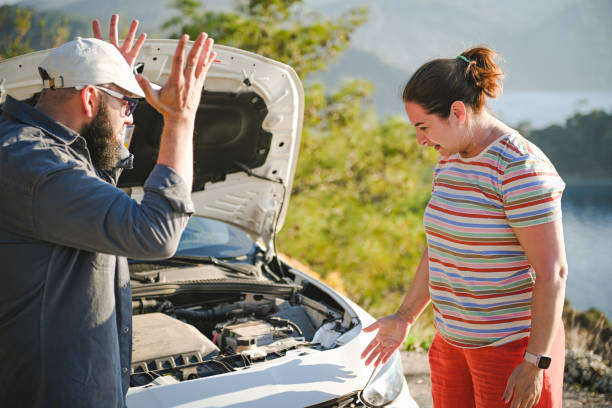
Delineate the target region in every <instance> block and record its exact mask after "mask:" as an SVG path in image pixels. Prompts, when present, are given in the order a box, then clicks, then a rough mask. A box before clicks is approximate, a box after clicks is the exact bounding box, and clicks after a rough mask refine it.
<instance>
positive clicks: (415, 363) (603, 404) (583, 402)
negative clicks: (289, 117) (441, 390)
mask: <svg viewBox="0 0 612 408" xmlns="http://www.w3.org/2000/svg"><path fill="white" fill-rule="evenodd" d="M401 355H402V365H403V366H404V376H405V377H406V382H408V387H409V388H410V394H412V397H413V398H414V399H415V401H416V402H417V403H418V404H419V407H420V408H432V407H433V403H432V401H431V382H430V380H429V363H428V361H427V353H424V352H407V351H404V352H402V353H401ZM579 407H580V408H610V407H612V396H610V395H608V396H606V395H604V394H597V393H591V392H587V391H584V390H582V389H580V388H578V387H576V386H573V385H567V384H566V385H564V387H563V408H579Z"/></svg>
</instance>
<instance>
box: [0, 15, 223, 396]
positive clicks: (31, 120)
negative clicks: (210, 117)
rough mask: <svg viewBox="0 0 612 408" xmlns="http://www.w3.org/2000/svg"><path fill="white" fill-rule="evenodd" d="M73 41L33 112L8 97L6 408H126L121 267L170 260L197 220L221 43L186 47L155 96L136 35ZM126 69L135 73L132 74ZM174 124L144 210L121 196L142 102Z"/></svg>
mask: <svg viewBox="0 0 612 408" xmlns="http://www.w3.org/2000/svg"><path fill="white" fill-rule="evenodd" d="M116 26H117V16H113V19H112V20H111V42H112V43H113V44H114V45H113V44H109V43H106V42H104V41H102V40H101V39H100V37H101V34H100V30H99V25H98V24H97V23H94V32H95V33H96V37H98V38H97V39H96V38H92V39H77V40H75V41H70V42H68V43H66V44H64V45H62V46H60V47H58V48H57V49H55V50H54V51H52V52H51V53H50V54H49V55H48V56H47V57H46V58H45V59H44V60H43V62H42V63H41V65H40V67H39V70H40V72H41V76H42V78H43V81H44V89H43V91H42V93H41V96H40V100H39V102H38V104H37V105H36V107H34V108H32V107H30V106H28V105H26V104H24V103H21V102H19V101H16V100H15V99H12V98H10V97H7V101H6V103H5V105H4V107H3V111H4V112H3V114H2V116H1V117H0V191H2V199H1V200H0V259H1V260H2V266H1V267H0V277H1V279H2V281H1V284H0V361H1V363H0V406H7V407H8V406H20V407H26V406H27V407H30V406H38V407H39V406H52V407H81V406H88V407H89V406H93V407H124V406H125V394H126V392H127V389H128V386H129V370H130V357H131V356H130V354H131V339H132V333H131V320H132V319H131V318H132V316H131V311H132V309H131V308H132V305H131V295H130V280H129V272H128V267H127V261H126V258H125V257H134V258H139V259H154V258H164V257H168V256H171V255H172V254H173V253H174V251H175V250H176V247H177V245H178V241H179V238H180V235H181V233H182V231H183V229H184V227H185V225H186V223H187V220H188V218H189V215H190V214H191V213H192V211H193V210H192V207H193V205H192V203H191V201H190V192H191V183H192V177H193V175H192V172H193V167H192V166H193V157H192V156H193V153H192V136H193V127H194V120H195V114H196V111H197V107H198V104H199V100H200V96H201V92H202V87H203V84H204V80H205V78H206V73H207V71H208V68H209V66H210V64H211V63H212V62H213V60H214V57H215V53H214V52H212V44H213V42H212V40H211V39H208V38H207V36H206V34H204V33H202V34H200V35H199V36H198V38H197V40H196V41H195V43H194V45H193V47H192V49H191V51H190V52H189V54H188V56H187V57H186V59H185V56H184V54H185V48H186V44H187V41H188V36H186V35H185V36H183V37H182V38H181V39H180V40H179V43H178V46H177V49H176V52H175V55H174V59H173V62H172V71H171V74H170V77H169V79H168V82H167V83H166V84H165V85H164V86H163V87H162V88H161V89H160V90H157V91H156V90H153V88H152V86H151V84H150V83H149V82H148V81H147V80H146V79H145V78H144V77H142V76H138V75H137V76H134V74H133V73H132V69H131V67H130V64H129V63H133V62H134V60H135V58H136V54H137V53H138V50H139V49H140V46H142V43H143V41H144V37H143V36H141V37H140V38H139V39H138V41H137V42H136V44H135V45H134V46H132V45H131V44H132V40H133V38H134V33H135V31H136V26H137V24H136V25H134V24H132V28H131V30H130V33H129V34H128V38H127V39H126V41H125V42H124V45H123V47H121V48H119V46H118V42H117V34H116V32H117V31H116ZM128 62H129V63H128ZM142 96H146V99H147V102H149V103H150V104H151V105H152V106H153V107H154V108H155V109H157V110H158V111H159V112H160V113H161V114H162V115H163V117H164V124H165V126H164V129H163V133H162V137H161V144H160V149H159V156H158V162H157V163H158V164H157V165H156V167H155V168H154V169H153V170H152V172H151V174H150V175H149V178H148V180H147V182H146V183H145V186H144V189H145V194H144V198H143V200H142V202H141V203H137V202H136V201H134V200H132V199H131V198H130V197H128V196H127V195H126V194H124V193H123V192H122V191H121V190H119V189H118V188H116V187H115V184H116V181H117V177H118V175H119V171H120V168H121V167H126V166H127V165H129V162H130V158H129V157H128V155H127V154H126V153H125V152H124V149H123V148H122V134H123V130H124V129H125V127H126V126H127V125H130V124H132V120H133V119H132V112H133V108H134V105H135V100H134V99H133V98H134V97H142Z"/></svg>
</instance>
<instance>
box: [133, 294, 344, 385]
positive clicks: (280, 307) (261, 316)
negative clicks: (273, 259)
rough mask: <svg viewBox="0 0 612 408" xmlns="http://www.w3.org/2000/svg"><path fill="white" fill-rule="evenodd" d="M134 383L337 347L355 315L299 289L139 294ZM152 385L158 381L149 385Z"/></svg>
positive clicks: (232, 368)
mask: <svg viewBox="0 0 612 408" xmlns="http://www.w3.org/2000/svg"><path fill="white" fill-rule="evenodd" d="M132 309H133V330H132V336H133V342H132V365H131V376H130V385H131V386H133V387H136V386H146V385H148V384H150V383H152V382H153V383H159V382H160V381H163V383H168V382H180V381H186V380H192V379H197V378H203V377H208V376H212V375H217V374H223V373H228V372H232V371H236V370H243V369H248V368H249V367H251V366H253V365H254V364H260V363H262V362H265V361H269V360H272V359H276V358H279V357H282V356H284V355H285V354H286V353H287V352H288V351H289V350H295V349H300V348H305V347H308V348H312V349H318V350H326V349H330V348H333V347H336V344H335V340H336V339H337V338H338V337H340V336H341V335H342V334H343V333H344V332H346V331H347V330H348V329H349V328H350V326H351V322H350V320H349V321H347V319H346V318H345V317H346V316H345V315H344V313H343V312H342V311H339V310H337V308H333V307H329V305H327V304H325V303H324V302H321V301H319V300H315V299H313V298H311V297H308V296H305V295H304V294H300V295H297V296H291V297H290V298H285V297H284V296H275V295H262V294H257V293H244V292H242V293H225V294H220V293H217V294H214V295H212V296H211V295H210V294H197V293H195V294H194V293H192V294H180V295H174V296H172V295H171V296H149V297H140V298H135V299H134V301H133V302H132ZM151 385H152V384H151Z"/></svg>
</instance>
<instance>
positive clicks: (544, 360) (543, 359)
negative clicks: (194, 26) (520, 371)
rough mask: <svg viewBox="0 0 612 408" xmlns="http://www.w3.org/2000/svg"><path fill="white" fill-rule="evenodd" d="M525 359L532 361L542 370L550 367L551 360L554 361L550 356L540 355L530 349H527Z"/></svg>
mask: <svg viewBox="0 0 612 408" xmlns="http://www.w3.org/2000/svg"><path fill="white" fill-rule="evenodd" d="M523 359H524V360H525V361H527V362H530V363H531V364H533V365H534V366H536V367H538V368H541V369H542V370H546V369H547V368H548V367H550V362H551V361H552V359H551V358H550V357H549V356H539V355H537V354H533V353H530V352H528V351H525V354H524V355H523Z"/></svg>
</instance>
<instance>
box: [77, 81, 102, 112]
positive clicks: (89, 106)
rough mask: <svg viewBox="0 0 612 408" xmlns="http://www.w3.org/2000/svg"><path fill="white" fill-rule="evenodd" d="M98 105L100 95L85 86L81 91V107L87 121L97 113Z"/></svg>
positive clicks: (88, 86)
mask: <svg viewBox="0 0 612 408" xmlns="http://www.w3.org/2000/svg"><path fill="white" fill-rule="evenodd" d="M99 104H100V95H98V93H97V92H96V89H95V88H94V87H93V86H91V85H87V86H86V87H85V88H83V89H81V105H82V107H83V113H85V116H87V118H88V119H93V118H94V116H96V113H97V112H98V105H99Z"/></svg>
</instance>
